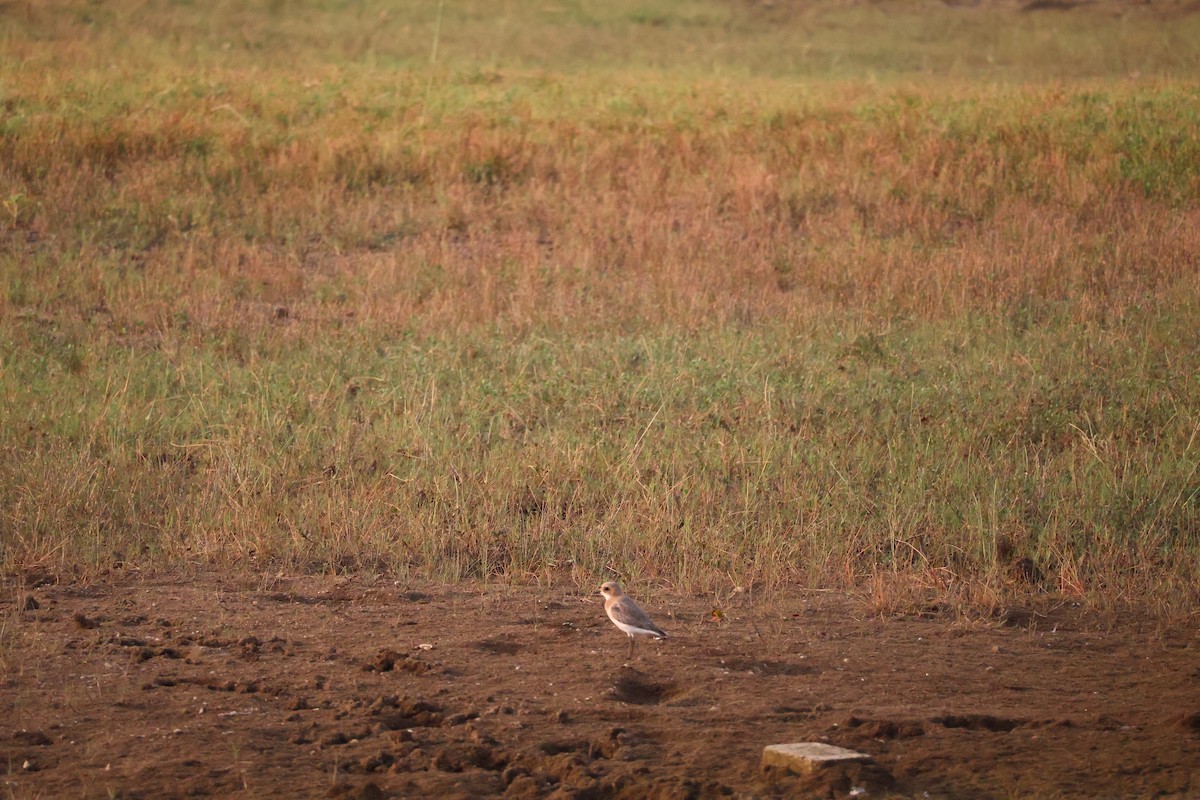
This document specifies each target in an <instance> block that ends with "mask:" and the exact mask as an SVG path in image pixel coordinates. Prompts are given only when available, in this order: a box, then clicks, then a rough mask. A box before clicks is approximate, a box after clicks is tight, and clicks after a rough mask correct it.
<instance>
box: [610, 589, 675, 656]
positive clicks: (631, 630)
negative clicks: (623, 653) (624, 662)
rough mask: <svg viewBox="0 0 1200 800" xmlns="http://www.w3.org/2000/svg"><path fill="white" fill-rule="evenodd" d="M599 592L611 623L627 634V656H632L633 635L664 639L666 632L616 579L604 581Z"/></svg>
mask: <svg viewBox="0 0 1200 800" xmlns="http://www.w3.org/2000/svg"><path fill="white" fill-rule="evenodd" d="M600 594H602V595H604V610H605V611H606V612H607V613H608V618H609V619H611V620H612V623H613V625H616V626H617V627H618V628H620V629H621V630H622V631H623V632H624V633H625V634H626V635H628V636H629V657H630V658H633V645H634V641H635V640H634V637H635V636H653V637H654V638H655V639H666V638H667V632H666V631H664V630H663V629H662V628H660V627H658V626H657V625H655V624H654V621H653V620H651V619H650V616H649V615H648V614H646V612H645V611H643V610H642V607H641V606H639V605H638V604H637V603H636V602H634V600H633V598H632V597H630V596H629V595H627V594H625V592H624V590H623V589H621V584H619V583H617V582H616V581H605V582H604V584H603V585H601V586H600Z"/></svg>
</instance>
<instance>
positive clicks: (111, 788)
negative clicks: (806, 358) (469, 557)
mask: <svg viewBox="0 0 1200 800" xmlns="http://www.w3.org/2000/svg"><path fill="white" fill-rule="evenodd" d="M629 588H630V592H631V594H633V595H634V596H635V597H639V598H640V599H641V600H643V605H645V606H646V608H647V610H648V611H650V612H651V614H652V615H653V616H654V617H655V618H656V620H657V621H658V622H659V623H660V624H661V625H662V626H663V627H665V628H666V629H667V630H668V631H669V632H670V633H671V638H670V639H669V640H666V641H663V642H657V643H656V642H644V643H642V644H640V645H639V647H638V650H637V655H636V658H635V660H634V661H633V662H632V664H631V665H626V663H625V661H626V658H625V657H626V654H627V640H626V638H625V637H624V636H623V635H622V634H620V632H618V631H617V630H616V629H615V628H614V627H613V626H612V625H611V624H610V623H609V622H608V621H607V619H606V618H605V617H604V613H603V609H602V606H601V598H600V597H599V596H598V595H591V594H588V595H584V594H580V593H576V592H574V591H573V590H569V589H546V588H507V587H487V586H453V587H443V586H436V587H435V586H423V587H414V586H407V585H395V584H394V583H392V582H391V581H386V580H382V579H380V580H375V581H371V582H367V581H365V580H363V579H353V578H346V577H341V578H311V577H303V578H292V579H287V578H271V579H262V580H259V581H257V582H253V581H246V580H241V581H239V580H236V579H232V578H228V577H215V576H200V577H191V578H187V579H183V578H178V577H169V576H162V575H158V576H133V577H125V578H121V579H120V580H112V581H107V582H105V583H103V584H95V583H93V584H79V585H61V584H50V585H43V586H37V587H33V588H18V587H16V586H15V585H9V586H7V587H5V591H4V593H3V597H4V604H3V606H0V625H2V627H0V647H2V649H0V656H2V662H0V667H2V672H0V753H3V755H4V764H5V767H6V772H5V775H4V777H3V782H4V789H3V793H2V796H4V797H13V798H33V797H45V798H75V797H85V798H90V797H122V798H168V797H346V798H379V797H493V796H505V797H515V798H541V797H550V796H553V797H561V798H567V797H573V798H610V797H628V798H635V797H636V798H647V797H657V798H706V797H724V796H729V797H796V796H801V797H808V796H817V797H819V796H831V795H832V796H856V797H863V796H867V797H886V796H900V797H916V798H925V797H931V798H949V797H953V798H957V797H975V798H988V797H1002V798H1007V797H1089V798H1097V797H1121V798H1135V797H1181V798H1186V797H1190V798H1195V797H1200V619H1198V618H1197V617H1196V616H1195V615H1193V616H1192V617H1191V618H1190V619H1185V620H1184V621H1182V622H1179V621H1176V622H1162V621H1157V620H1155V619H1153V618H1151V617H1149V616H1140V615H1138V614H1136V613H1134V612H1127V613H1124V614H1121V615H1119V616H1117V615H1112V614H1109V615H1106V616H1105V617H1098V616H1095V615H1091V614H1088V613H1085V612H1082V611H1080V610H1078V609H1075V608H1073V607H1071V606H1059V607H1054V606H1053V605H1051V604H1047V606H1046V608H1043V609H1039V611H1040V612H1041V613H1031V612H1030V611H1028V610H1024V611H1021V612H1014V613H1011V614H1008V615H1007V616H1005V617H1002V618H998V619H989V620H985V621H980V620H974V621H971V620H966V619H963V618H962V617H959V616H957V615H954V614H951V613H949V612H941V613H939V612H936V611H935V612H931V613H928V614H924V615H912V616H905V617H892V618H889V619H879V618H877V617H873V616H871V615H870V614H869V613H868V612H867V611H866V609H865V607H864V606H863V604H862V603H860V602H857V601H855V600H853V599H848V598H845V597H840V596H834V595H832V594H821V595H812V594H809V595H800V596H796V597H783V596H775V597H773V598H771V599H769V600H766V601H759V600H752V599H751V598H749V597H747V596H746V595H737V596H735V598H736V600H737V602H731V603H730V604H729V605H727V606H726V607H724V608H723V609H722V611H723V616H719V615H714V614H713V604H712V599H711V598H706V597H688V596H677V595H669V594H665V593H661V592H658V593H653V592H651V593H648V592H646V591H639V587H637V586H632V587H629ZM796 741H824V742H829V743H832V744H836V745H841V746H844V747H849V748H853V749H856V750H859V751H861V752H865V753H868V754H870V755H871V756H873V757H874V759H875V764H876V766H875V767H874V768H854V769H851V770H842V771H836V770H835V771H833V772H831V773H828V774H825V775H822V776H818V777H816V778H801V777H798V776H793V775H790V774H781V773H778V772H772V773H764V772H763V771H762V770H761V768H760V760H761V755H762V749H763V747H764V746H765V745H768V744H774V743H782V742H796Z"/></svg>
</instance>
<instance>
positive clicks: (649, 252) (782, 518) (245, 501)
mask: <svg viewBox="0 0 1200 800" xmlns="http://www.w3.org/2000/svg"><path fill="white" fill-rule="evenodd" d="M0 104H2V105H0V204H2V208H0V569H2V570H4V571H5V572H8V573H10V574H22V573H24V572H27V571H28V570H35V569H36V570H43V571H49V572H52V573H69V572H72V571H82V572H84V573H85V574H86V573H90V572H92V571H95V570H98V569H106V568H111V567H114V566H117V565H145V566H172V565H202V564H204V565H207V564H217V565H224V566H228V567H229V568H233V569H254V570H276V569H282V570H317V571H329V570H371V571H387V572H389V573H395V574H397V575H401V576H412V577H435V578H452V579H454V578H460V577H471V576H474V577H485V578H494V579H517V580H527V579H535V580H570V581H578V582H579V583H580V584H581V585H588V586H590V585H592V584H594V583H598V582H599V580H600V578H601V577H606V576H610V575H613V574H616V575H621V576H625V577H628V578H630V579H632V580H634V581H636V582H637V583H638V584H643V585H644V584H646V583H660V584H664V585H669V586H674V587H678V588H681V589H694V590H710V591H727V590H730V589H731V588H732V587H735V586H743V587H749V588H755V589H757V588H762V589H772V588H779V587H787V586H795V585H800V586H805V587H836V588H840V589H853V590H856V591H862V592H865V593H866V594H867V595H868V596H872V597H875V598H877V599H878V602H879V604H880V606H881V607H888V606H891V605H894V604H896V603H900V602H906V600H905V598H909V597H919V598H921V599H922V600H921V601H922V602H923V601H924V599H926V598H929V597H932V598H935V599H941V600H951V601H964V602H969V603H984V604H987V603H992V602H1000V601H1002V600H1003V599H1004V598H1007V597H1010V596H1012V595H1014V594H1016V595H1019V594H1022V593H1025V592H1028V591H1042V590H1045V591H1052V592H1061V593H1065V594H1067V595H1068V596H1072V597H1080V598H1095V599H1101V600H1109V601H1124V600H1137V601H1148V602H1152V603H1157V604H1163V605H1165V606H1169V607H1172V608H1187V607H1188V606H1189V605H1190V604H1194V603H1195V602H1197V601H1198V600H1200V589H1198V588H1197V587H1200V472H1198V467H1200V436H1198V434H1200V302H1198V301H1200V13H1196V10H1195V9H1194V8H1193V9H1191V10H1189V8H1188V7H1187V6H1185V5H1177V6H1172V5H1170V4H1159V3H1156V4H1155V5H1154V6H1153V7H1151V6H1132V5H1130V6H1126V5H1121V4H1094V5H1091V6H1088V7H1081V8H1075V9H1071V10H1034V11H1029V10H1024V11H1023V10H1021V9H1020V8H1019V7H1017V6H1015V5H1004V4H984V5H977V6H950V5H943V4H940V3H916V2H897V3H879V4H870V5H857V4H853V3H851V4H846V3H834V2H832V1H831V2H829V3H821V2H818V3H814V4H803V5H802V4H799V3H791V2H777V3H774V4H762V3H749V2H747V3H737V2H719V1H718V0H708V1H702V0H693V1H688V0H682V1H681V2H665V0H659V1H658V2H645V3H637V2H621V1H617V2H582V0H576V1H575V2H559V3H554V2H551V3H525V2H515V0H513V1H511V2H496V1H493V2H454V1H453V0H447V2H445V3H444V4H442V3H435V2H425V3H403V2H402V3H382V2H379V3H375V2H365V3H346V2H337V1H336V0H312V2H287V1H285V0H274V1H273V2H251V3H240V2H239V3H234V2H217V3H190V2H182V1H181V2H135V0H110V2H84V1H83V0H78V1H75V0H64V1H63V2H56V3H20V2H17V3H8V4H5V5H3V6H2V7H0Z"/></svg>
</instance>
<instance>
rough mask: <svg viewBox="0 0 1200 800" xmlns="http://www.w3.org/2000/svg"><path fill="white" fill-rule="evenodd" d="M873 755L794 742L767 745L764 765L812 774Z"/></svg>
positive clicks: (801, 773)
mask: <svg viewBox="0 0 1200 800" xmlns="http://www.w3.org/2000/svg"><path fill="white" fill-rule="evenodd" d="M869 761H871V757H870V756H869V755H867V754H866V753H856V752H855V751H853V750H847V749H846V748H844V747H834V746H833V745H831V744H823V743H821V742H793V743H792V744H772V745H767V747H766V748H765V749H764V750H763V757H762V766H763V768H764V769H765V768H767V767H780V768H783V769H788V770H791V771H792V772H795V773H798V774H800V775H811V774H813V773H814V772H816V771H817V770H819V769H823V768H825V767H830V766H835V765H837V764H853V763H866V762H869Z"/></svg>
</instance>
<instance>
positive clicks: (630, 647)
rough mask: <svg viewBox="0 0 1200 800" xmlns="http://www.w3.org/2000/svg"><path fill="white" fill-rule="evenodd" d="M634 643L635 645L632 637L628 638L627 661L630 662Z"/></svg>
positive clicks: (635, 640)
mask: <svg viewBox="0 0 1200 800" xmlns="http://www.w3.org/2000/svg"><path fill="white" fill-rule="evenodd" d="M636 643H637V639H635V638H634V637H632V636H630V637H629V660H630V661H632V660H633V646H634V644H636Z"/></svg>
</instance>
